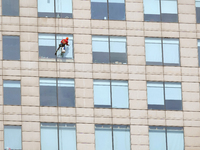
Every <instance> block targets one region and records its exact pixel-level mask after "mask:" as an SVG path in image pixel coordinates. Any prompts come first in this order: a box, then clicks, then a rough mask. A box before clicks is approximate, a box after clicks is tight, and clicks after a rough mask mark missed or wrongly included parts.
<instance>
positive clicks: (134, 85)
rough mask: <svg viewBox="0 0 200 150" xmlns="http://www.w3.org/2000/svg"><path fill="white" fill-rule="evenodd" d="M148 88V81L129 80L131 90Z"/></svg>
mask: <svg viewBox="0 0 200 150" xmlns="http://www.w3.org/2000/svg"><path fill="white" fill-rule="evenodd" d="M146 89H147V85H146V81H129V90H139V91H143V90H146Z"/></svg>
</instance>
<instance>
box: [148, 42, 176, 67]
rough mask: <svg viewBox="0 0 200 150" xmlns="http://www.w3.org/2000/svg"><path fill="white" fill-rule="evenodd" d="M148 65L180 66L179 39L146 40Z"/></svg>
mask: <svg viewBox="0 0 200 150" xmlns="http://www.w3.org/2000/svg"><path fill="white" fill-rule="evenodd" d="M145 50H146V64H147V65H165V66H180V59H179V58H180V56H179V39H170V38H145Z"/></svg>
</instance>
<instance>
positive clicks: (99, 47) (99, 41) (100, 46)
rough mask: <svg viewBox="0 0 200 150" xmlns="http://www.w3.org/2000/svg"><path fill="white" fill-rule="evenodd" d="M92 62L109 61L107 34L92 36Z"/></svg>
mask: <svg viewBox="0 0 200 150" xmlns="http://www.w3.org/2000/svg"><path fill="white" fill-rule="evenodd" d="M92 52H93V63H109V62H110V61H109V45H108V37H107V36H92Z"/></svg>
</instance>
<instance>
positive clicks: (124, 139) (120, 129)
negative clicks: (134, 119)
mask: <svg viewBox="0 0 200 150" xmlns="http://www.w3.org/2000/svg"><path fill="white" fill-rule="evenodd" d="M113 143H114V150H130V149H131V143H130V127H129V126H120V125H119V126H117V125H114V126H113Z"/></svg>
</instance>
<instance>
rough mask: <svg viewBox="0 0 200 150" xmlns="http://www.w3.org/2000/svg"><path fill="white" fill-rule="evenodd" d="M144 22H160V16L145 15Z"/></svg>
mask: <svg viewBox="0 0 200 150" xmlns="http://www.w3.org/2000/svg"><path fill="white" fill-rule="evenodd" d="M144 21H149V22H160V21H161V18H160V15H152V14H144Z"/></svg>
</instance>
